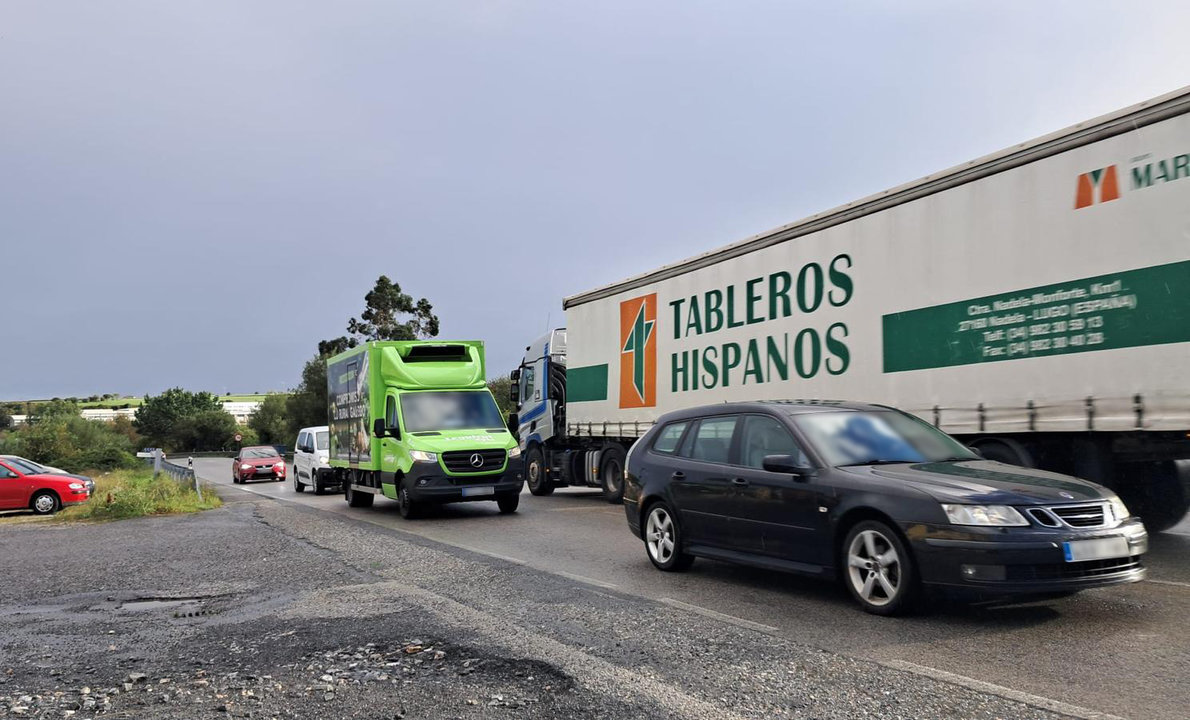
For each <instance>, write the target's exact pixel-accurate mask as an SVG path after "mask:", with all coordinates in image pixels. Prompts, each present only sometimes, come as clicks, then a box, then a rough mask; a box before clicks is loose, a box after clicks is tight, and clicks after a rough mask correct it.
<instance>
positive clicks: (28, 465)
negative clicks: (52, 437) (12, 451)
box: [4, 457, 49, 475]
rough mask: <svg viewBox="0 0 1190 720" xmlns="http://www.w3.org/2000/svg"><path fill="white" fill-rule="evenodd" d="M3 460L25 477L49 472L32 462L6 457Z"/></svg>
mask: <svg viewBox="0 0 1190 720" xmlns="http://www.w3.org/2000/svg"><path fill="white" fill-rule="evenodd" d="M4 460H5V461H6V462H7V463H8V464H9V465H11V466H12V467H13V468H15V469H17V470H20V471H21V472H23V473H25V474H26V475H39V474H42V473H47V472H49V471H48V470H46V469H45V468H44V467H42V466H41V465H38V464H37V463H35V462H33V461H32V460H26V459H25V458H18V457H6V458H4Z"/></svg>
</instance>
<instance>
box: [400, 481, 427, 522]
mask: <svg viewBox="0 0 1190 720" xmlns="http://www.w3.org/2000/svg"><path fill="white" fill-rule="evenodd" d="M397 510H398V511H399V512H400V513H401V517H403V518H405V519H406V520H416V519H417V518H418V517H420V516H421V504H420V503H417V502H414V501H413V500H412V499H410V497H409V488H407V487H405V486H403V485H402V486H401V489H400V491H398V492H397Z"/></svg>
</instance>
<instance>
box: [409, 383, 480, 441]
mask: <svg viewBox="0 0 1190 720" xmlns="http://www.w3.org/2000/svg"><path fill="white" fill-rule="evenodd" d="M401 416H402V419H403V420H404V421H405V431H406V432H423V431H426V430H467V429H472V428H502V427H504V421H503V420H501V419H500V408H498V407H496V401H495V400H493V399H492V394H491V393H489V392H488V391H486V390H474V391H460V390H450V391H445V392H419V393H405V394H403V395H401Z"/></svg>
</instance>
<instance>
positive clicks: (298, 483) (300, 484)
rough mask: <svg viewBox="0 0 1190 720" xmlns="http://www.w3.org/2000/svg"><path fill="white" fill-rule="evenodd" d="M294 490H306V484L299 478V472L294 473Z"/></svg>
mask: <svg viewBox="0 0 1190 720" xmlns="http://www.w3.org/2000/svg"><path fill="white" fill-rule="evenodd" d="M293 491H294V492H299V493H300V492H306V484H305V483H304V482H302V481H301V480H298V476H297V473H294V474H293Z"/></svg>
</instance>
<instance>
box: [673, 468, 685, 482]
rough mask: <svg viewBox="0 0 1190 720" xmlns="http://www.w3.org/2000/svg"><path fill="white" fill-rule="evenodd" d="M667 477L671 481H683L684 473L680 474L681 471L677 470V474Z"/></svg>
mask: <svg viewBox="0 0 1190 720" xmlns="http://www.w3.org/2000/svg"><path fill="white" fill-rule="evenodd" d="M669 477H670V479H672V480H685V479H686V473H684V472H682V471H681V470H678V471H677V472H675V473H674V474H673V475H670V476H669Z"/></svg>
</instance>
